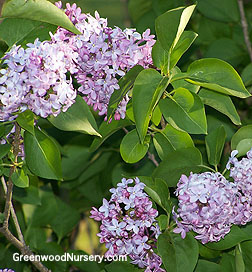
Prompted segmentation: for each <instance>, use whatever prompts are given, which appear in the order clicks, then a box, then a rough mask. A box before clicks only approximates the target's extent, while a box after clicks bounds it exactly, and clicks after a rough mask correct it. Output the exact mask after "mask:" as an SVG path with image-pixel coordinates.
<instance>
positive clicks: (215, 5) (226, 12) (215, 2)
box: [197, 0, 240, 22]
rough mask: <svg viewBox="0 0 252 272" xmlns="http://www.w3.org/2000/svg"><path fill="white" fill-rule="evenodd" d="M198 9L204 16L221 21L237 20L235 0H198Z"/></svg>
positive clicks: (238, 17)
mask: <svg viewBox="0 0 252 272" xmlns="http://www.w3.org/2000/svg"><path fill="white" fill-rule="evenodd" d="M197 2H198V10H199V11H200V12H201V13H202V14H203V15H205V16H206V17H208V18H210V19H212V20H216V21H221V22H238V21H239V19H240V13H239V9H238V5H237V1H236V0H222V1H219V0H198V1H197Z"/></svg>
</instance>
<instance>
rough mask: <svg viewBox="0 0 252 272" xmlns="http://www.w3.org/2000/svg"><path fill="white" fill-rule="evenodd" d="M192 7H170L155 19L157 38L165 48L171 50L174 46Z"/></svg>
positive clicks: (190, 13)
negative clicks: (170, 8)
mask: <svg viewBox="0 0 252 272" xmlns="http://www.w3.org/2000/svg"><path fill="white" fill-rule="evenodd" d="M194 9H195V5H191V6H189V7H186V8H184V7H180V8H176V9H172V10H169V11H167V12H166V13H164V14H162V15H160V16H159V17H158V18H157V19H156V23H155V27H156V33H157V38H158V40H159V41H160V43H161V45H162V47H163V48H164V49H165V50H167V51H171V50H173V48H174V47H175V46H176V44H177V42H178V41H179V39H180V37H181V35H182V33H183V31H184V29H185V27H186V25H187V23H188V21H189V19H190V17H191V16H192V13H193V11H194Z"/></svg>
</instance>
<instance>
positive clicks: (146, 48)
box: [54, 2, 155, 120]
mask: <svg viewBox="0 0 252 272" xmlns="http://www.w3.org/2000/svg"><path fill="white" fill-rule="evenodd" d="M56 5H57V6H58V7H59V8H62V3H61V2H57V3H56ZM65 13H66V14H67V15H68V17H69V18H70V20H71V21H72V22H73V24H74V25H75V27H76V28H77V29H78V30H79V31H80V32H81V33H82V35H77V36H76V35H71V33H70V32H68V31H67V30H65V29H62V28H60V29H59V30H58V31H57V33H56V34H55V35H54V38H55V40H57V41H64V42H67V43H70V44H71V45H72V46H73V47H74V50H75V52H77V53H78V60H77V69H78V71H77V73H76V78H77V81H78V83H80V84H81V86H80V87H79V89H78V91H79V92H80V93H81V94H83V95H84V98H85V100H86V102H87V104H88V105H91V106H93V108H94V110H98V111H99V115H106V113H107V107H108V104H109V99H110V97H111V95H112V93H113V92H114V91H116V90H118V89H119V85H118V78H119V77H122V76H124V75H125V73H126V72H127V71H128V70H129V69H130V68H132V67H133V66H135V65H136V64H139V65H142V66H143V67H149V65H151V64H152V59H151V49H152V46H153V45H154V43H155V40H154V39H153V38H154V35H150V30H149V29H148V30H146V31H145V32H144V33H143V35H140V34H139V33H137V32H136V31H135V29H125V30H121V29H120V28H119V27H115V28H110V27H108V26H107V20H106V19H103V18H100V16H99V14H98V13H97V12H96V13H95V17H93V16H91V15H90V14H83V13H81V9H80V8H77V6H76V4H73V5H72V6H70V4H67V5H66V10H65ZM128 101H129V96H128V95H126V96H125V97H124V98H123V100H122V101H121V103H120V104H119V106H118V109H117V110H116V112H115V115H114V118H115V119H116V120H119V119H120V118H125V112H126V105H127V103H128Z"/></svg>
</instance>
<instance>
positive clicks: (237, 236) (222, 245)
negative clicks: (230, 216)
mask: <svg viewBox="0 0 252 272" xmlns="http://www.w3.org/2000/svg"><path fill="white" fill-rule="evenodd" d="M249 239H252V234H250V235H249V234H247V233H246V232H245V231H243V230H242V228H239V227H238V226H236V225H233V226H232V227H231V230H230V232H229V233H228V234H227V235H226V236H225V237H224V238H223V239H221V240H220V241H219V242H212V243H207V244H205V246H207V247H209V248H211V249H215V250H226V249H228V248H231V247H233V246H235V245H237V244H238V243H240V242H242V241H245V240H249Z"/></svg>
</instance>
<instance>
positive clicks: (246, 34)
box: [237, 0, 252, 62]
mask: <svg viewBox="0 0 252 272" xmlns="http://www.w3.org/2000/svg"><path fill="white" fill-rule="evenodd" d="M237 2H238V6H239V10H240V15H241V25H242V30H243V35H244V40H245V43H246V46H247V49H248V53H249V57H250V60H251V62H252V47H251V43H250V39H249V32H248V23H247V20H246V16H245V12H244V6H243V0H237Z"/></svg>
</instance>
